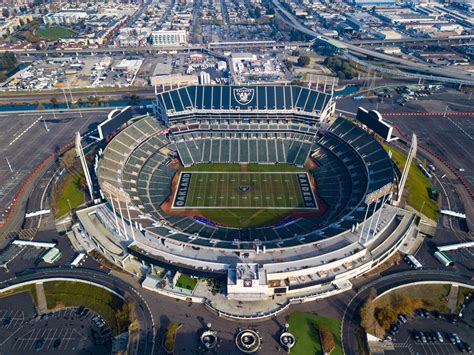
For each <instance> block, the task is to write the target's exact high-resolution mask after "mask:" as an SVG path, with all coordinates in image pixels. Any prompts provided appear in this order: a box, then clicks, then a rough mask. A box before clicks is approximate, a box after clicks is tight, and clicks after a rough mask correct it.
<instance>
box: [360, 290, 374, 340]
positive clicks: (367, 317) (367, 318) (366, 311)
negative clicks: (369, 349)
mask: <svg viewBox="0 0 474 355" xmlns="http://www.w3.org/2000/svg"><path fill="white" fill-rule="evenodd" d="M375 297H377V291H376V290H375V289H374V288H372V289H371V290H370V292H369V297H368V298H367V300H366V301H365V303H364V304H363V305H362V307H361V308H360V310H359V315H360V325H361V327H362V328H364V330H365V331H366V332H373V330H374V329H375V325H376V320H375V304H374V302H373V301H374V299H375Z"/></svg>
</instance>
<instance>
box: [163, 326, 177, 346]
mask: <svg viewBox="0 0 474 355" xmlns="http://www.w3.org/2000/svg"><path fill="white" fill-rule="evenodd" d="M180 327H181V325H180V324H178V323H171V324H170V325H169V327H168V329H167V331H166V336H165V341H164V343H163V346H164V348H165V350H166V351H167V352H168V353H172V352H173V350H174V346H175V340H176V334H177V333H178V330H179V328H180Z"/></svg>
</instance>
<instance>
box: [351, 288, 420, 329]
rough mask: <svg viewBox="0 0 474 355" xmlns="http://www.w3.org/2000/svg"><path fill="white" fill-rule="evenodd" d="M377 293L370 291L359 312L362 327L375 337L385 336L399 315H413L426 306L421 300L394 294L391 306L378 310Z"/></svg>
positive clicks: (391, 296)
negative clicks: (375, 300)
mask: <svg viewBox="0 0 474 355" xmlns="http://www.w3.org/2000/svg"><path fill="white" fill-rule="evenodd" d="M376 297H377V292H376V291H375V290H374V289H371V290H370V294H369V297H368V298H367V300H366V301H365V303H364V304H363V305H362V307H361V308H360V310H359V315H360V319H361V321H360V325H361V326H362V328H364V330H365V331H366V332H368V333H370V334H373V335H375V336H379V337H380V336H383V334H384V333H385V331H386V330H387V329H389V328H390V326H391V325H392V324H394V323H396V321H397V318H398V315H399V314H413V312H414V311H415V310H416V309H419V308H423V307H425V306H426V305H425V304H424V302H423V301H422V300H421V299H419V298H414V297H409V296H407V295H400V294H393V295H389V296H388V297H390V302H389V304H390V306H388V307H383V308H378V307H377V306H376V302H374V299H375V298H376Z"/></svg>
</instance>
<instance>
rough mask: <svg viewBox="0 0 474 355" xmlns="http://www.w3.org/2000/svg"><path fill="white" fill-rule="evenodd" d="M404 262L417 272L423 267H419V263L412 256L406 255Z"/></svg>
mask: <svg viewBox="0 0 474 355" xmlns="http://www.w3.org/2000/svg"><path fill="white" fill-rule="evenodd" d="M405 261H406V262H407V263H408V264H409V265H411V267H412V268H414V269H415V270H419V269H421V268H422V267H423V265H421V263H420V262H419V261H418V260H417V259H416V258H415V257H414V256H413V255H407V256H406V257H405Z"/></svg>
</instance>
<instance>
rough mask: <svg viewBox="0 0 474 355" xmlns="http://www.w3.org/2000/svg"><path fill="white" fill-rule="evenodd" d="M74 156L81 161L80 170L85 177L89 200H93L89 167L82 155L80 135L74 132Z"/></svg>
mask: <svg viewBox="0 0 474 355" xmlns="http://www.w3.org/2000/svg"><path fill="white" fill-rule="evenodd" d="M76 154H77V156H78V157H79V159H81V165H82V170H83V171H84V176H85V177H86V182H87V187H88V188H89V195H90V196H91V199H94V193H93V191H92V179H91V174H90V172H89V167H88V166H87V162H86V157H85V155H84V150H83V149H82V144H81V134H80V133H79V132H76Z"/></svg>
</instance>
